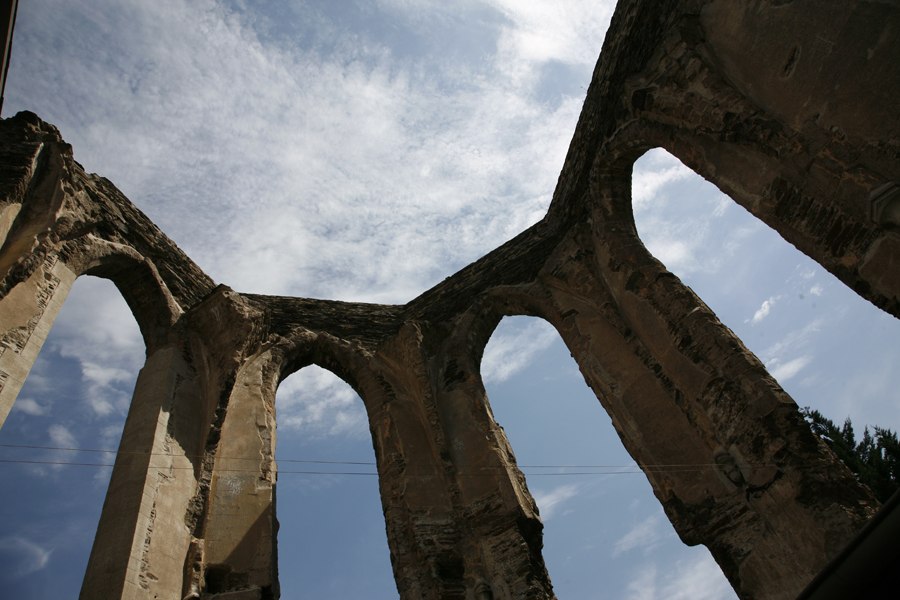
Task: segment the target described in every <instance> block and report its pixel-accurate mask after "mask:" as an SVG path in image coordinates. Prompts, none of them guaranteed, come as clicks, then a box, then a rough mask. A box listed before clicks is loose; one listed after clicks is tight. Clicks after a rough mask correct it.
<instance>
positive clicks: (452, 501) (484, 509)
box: [363, 323, 553, 600]
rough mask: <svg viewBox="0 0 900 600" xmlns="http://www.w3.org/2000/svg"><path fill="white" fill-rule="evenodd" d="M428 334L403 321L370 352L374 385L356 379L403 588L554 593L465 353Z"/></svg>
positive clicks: (468, 594) (517, 480)
mask: <svg viewBox="0 0 900 600" xmlns="http://www.w3.org/2000/svg"><path fill="white" fill-rule="evenodd" d="M427 336H428V334H425V336H424V337H423V334H422V331H421V330H420V329H419V327H418V326H417V325H415V324H412V323H407V324H406V325H404V326H403V328H402V329H401V330H400V332H399V334H398V335H397V336H396V337H395V338H394V339H392V340H391V341H390V342H388V343H385V344H382V345H381V346H380V347H379V354H378V357H377V358H376V359H375V360H374V361H373V362H372V367H373V369H374V371H375V377H374V378H373V379H374V380H375V381H379V382H381V385H382V389H381V390H380V391H379V390H378V389H377V388H376V387H374V386H373V387H372V388H370V389H368V390H366V386H363V389H364V391H363V395H364V398H365V401H366V405H367V407H368V409H369V419H370V426H371V430H372V433H373V436H374V443H375V449H376V456H377V457H378V472H379V475H380V480H379V481H380V485H381V494H382V503H383V506H384V512H385V519H386V522H387V531H388V542H389V544H390V547H391V555H392V562H393V565H394V575H395V579H396V581H397V587H398V589H399V591H400V596H401V598H404V599H409V600H412V599H419V598H428V599H448V598H458V599H460V600H463V599H467V600H470V599H474V598H476V597H478V596H476V593H489V594H491V596H490V597H493V598H496V599H507V598H508V599H513V598H552V597H553V592H552V588H551V586H550V582H549V579H548V578H547V573H546V570H545V568H544V564H543V559H542V558H541V555H540V548H541V527H542V526H541V523H540V520H539V518H538V516H537V510H536V507H535V504H534V501H533V500H532V498H531V496H530V495H529V493H528V491H527V489H526V488H525V484H524V478H523V477H522V475H521V473H520V472H519V471H518V469H517V468H516V466H515V460H514V458H513V457H512V452H511V450H510V448H509V445H508V443H507V441H506V439H505V436H504V435H503V433H502V430H501V429H500V428H499V427H498V426H497V425H496V423H495V422H494V420H493V418H492V417H491V415H490V410H489V409H488V407H487V403H486V399H485V394H484V388H483V386H482V384H481V380H480V377H479V376H478V371H477V365H476V364H475V363H474V362H473V359H472V353H466V352H465V351H463V350H462V347H461V345H456V344H455V343H454V341H452V340H451V341H449V342H445V343H443V344H442V343H441V342H437V341H435V340H431V341H432V342H433V344H432V343H428V342H427V341H425V337H427ZM434 337H435V338H436V339H440V338H441V335H440V334H438V333H437V332H434ZM456 337H457V338H460V339H464V338H465V336H464V334H463V333H460V334H459V335H458V336H456ZM441 346H443V347H441ZM435 347H437V349H436V350H429V349H428V348H435ZM385 385H386V386H387V387H386V388H385V387H384V386H385Z"/></svg>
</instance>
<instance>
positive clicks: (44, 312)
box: [0, 253, 76, 426]
mask: <svg viewBox="0 0 900 600" xmlns="http://www.w3.org/2000/svg"><path fill="white" fill-rule="evenodd" d="M75 278H76V274H75V273H73V272H72V271H71V270H70V269H69V268H68V267H67V266H66V265H65V263H63V262H62V261H60V260H58V259H57V257H56V255H55V254H53V253H50V254H48V255H47V256H46V258H45V259H44V260H43V261H42V262H41V263H40V265H38V266H37V268H35V269H34V271H33V272H32V273H31V275H30V276H29V277H28V278H27V279H26V280H25V281H22V282H21V283H19V284H18V285H16V286H15V287H13V288H12V289H11V290H10V291H9V293H8V294H6V296H5V297H3V298H2V299H0V426H2V425H3V423H4V422H5V421H6V417H7V415H8V414H9V411H10V410H11V409H12V406H13V403H14V402H15V400H16V397H17V396H18V394H19V390H21V389H22V385H23V384H24V383H25V378H26V377H27V376H28V373H29V372H30V371H31V367H32V365H33V364H34V361H35V360H36V359H37V356H38V353H39V352H40V350H41V347H42V346H43V345H44V341H45V340H46V339H47V335H48V334H49V333H50V327H51V326H52V325H53V321H54V320H55V319H56V315H57V314H59V310H60V308H62V305H63V302H64V301H65V299H66V297H67V296H68V294H69V290H70V289H71V288H72V284H73V283H74V282H75Z"/></svg>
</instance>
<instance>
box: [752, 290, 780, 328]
mask: <svg viewBox="0 0 900 600" xmlns="http://www.w3.org/2000/svg"><path fill="white" fill-rule="evenodd" d="M777 301H778V298H777V297H776V296H771V297H769V298H767V299H766V300H763V303H762V304H761V305H760V307H759V308H758V309H756V312H755V313H753V317H751V318H750V323H752V324H753V325H756V324H757V323H759V322H761V321H762V320H763V319H765V318H766V317H768V316H769V313H771V312H772V307H773V306H775V303H776V302H777Z"/></svg>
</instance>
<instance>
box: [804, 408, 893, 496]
mask: <svg viewBox="0 0 900 600" xmlns="http://www.w3.org/2000/svg"><path fill="white" fill-rule="evenodd" d="M801 412H802V413H803V416H804V417H806V420H807V422H809V424H810V427H812V430H813V431H814V432H815V433H816V434H817V435H818V436H819V437H821V438H822V439H823V440H825V443H826V444H828V446H829V447H830V448H831V450H832V451H833V452H834V453H835V454H836V455H837V456H838V458H840V459H841V460H842V461H844V464H846V465H847V466H848V467H850V470H851V471H853V472H854V473H855V474H856V477H857V479H859V481H860V482H861V483H863V484H865V485H867V486H869V488H870V489H871V490H872V491H873V492H874V493H875V496H876V497H877V498H878V499H879V500H880V501H881V502H884V501H886V500H887V499H888V498H890V497H891V494H893V493H894V492H895V491H896V490H897V488H898V487H900V479H898V476H900V441H898V440H897V434H896V433H894V432H893V431H891V430H890V429H883V428H881V427H877V426H876V427H873V428H872V429H873V430H874V432H875V433H874V435H873V434H872V433H871V432H870V431H869V428H868V427H866V428H865V430H864V431H863V436H862V440H860V441H859V442H857V441H856V435H855V433H854V432H853V424H852V423H851V422H850V419H849V418H847V420H845V421H844V425H843V426H842V427H838V426H837V425H836V424H835V423H834V421H832V420H831V419H828V418H827V417H825V415H823V414H822V413H820V412H819V411H817V410H812V409H811V408H809V407H807V408H804V409H803V410H802V411H801Z"/></svg>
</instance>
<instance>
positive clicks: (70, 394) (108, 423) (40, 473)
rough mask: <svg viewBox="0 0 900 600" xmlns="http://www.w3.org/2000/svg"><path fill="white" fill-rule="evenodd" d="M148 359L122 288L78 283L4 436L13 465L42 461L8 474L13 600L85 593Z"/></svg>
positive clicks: (4, 579)
mask: <svg viewBox="0 0 900 600" xmlns="http://www.w3.org/2000/svg"><path fill="white" fill-rule="evenodd" d="M144 352H145V350H144V343H143V340H142V337H141V332H140V330H139V328H138V325H137V322H136V321H135V319H134V317H133V316H132V314H131V311H130V309H129V308H128V306H127V304H126V302H125V300H124V299H123V298H122V296H121V294H120V293H119V292H118V290H117V289H116V287H115V286H114V284H112V283H111V282H110V281H107V280H105V279H100V278H97V277H79V278H78V279H77V280H76V281H75V284H74V285H73V287H72V290H71V292H70V293H69V296H68V298H67V300H66V302H65V304H64V305H63V307H62V309H61V310H60V312H59V315H58V317H57V319H56V322H55V324H54V327H53V328H52V330H51V331H50V334H49V336H48V338H47V340H46V342H45V343H44V346H43V349H42V350H41V352H40V354H39V356H38V359H37V361H36V362H35V364H34V367H33V368H32V370H31V373H30V374H29V376H28V378H27V379H26V381H25V385H24V387H23V389H22V391H21V392H20V394H19V398H18V400H17V402H16V403H15V404H14V405H13V409H12V412H11V413H10V415H9V418H8V419H7V421H6V423H5V426H4V427H3V429H2V430H0V444H4V445H5V447H4V448H3V449H2V450H3V452H2V457H3V458H4V459H8V460H13V461H35V462H30V463H23V462H18V463H16V462H13V463H6V464H2V465H0V469H2V471H3V472H4V474H5V475H4V476H5V477H7V478H8V481H16V482H17V483H16V485H6V486H3V487H2V490H0V522H2V523H3V525H2V528H0V573H3V574H2V575H0V586H2V587H3V589H4V590H6V592H7V593H8V594H10V595H11V596H14V597H18V598H38V597H40V598H44V597H66V596H70V595H71V594H72V590H77V589H78V588H79V587H80V586H81V582H82V579H83V577H84V573H85V566H86V564H87V562H88V557H89V556H90V553H91V547H92V544H93V542H94V534H95V532H96V531H97V523H98V521H99V518H100V512H101V508H102V506H103V501H104V497H105V495H106V490H107V486H108V483H109V479H110V474H111V472H112V467H103V466H98V465H104V464H105V465H111V464H112V463H113V462H114V460H115V451H116V449H117V448H118V446H119V439H120V437H121V435H122V428H123V424H124V421H125V416H126V414H127V412H128V408H129V404H130V402H131V398H132V392H133V389H134V384H135V379H136V377H137V374H138V371H139V369H140V368H141V365H142V364H143V361H144ZM6 445H8V446H6ZM9 446H17V447H9ZM21 446H31V447H29V448H22V447H21ZM47 448H70V450H50V449H47ZM74 449H90V450H107V451H106V452H96V451H92V452H84V451H81V452H79V451H75V450H74ZM58 463H78V464H77V465H68V466H67V465H65V464H58Z"/></svg>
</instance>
